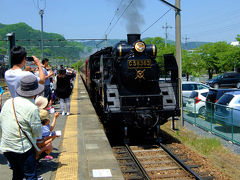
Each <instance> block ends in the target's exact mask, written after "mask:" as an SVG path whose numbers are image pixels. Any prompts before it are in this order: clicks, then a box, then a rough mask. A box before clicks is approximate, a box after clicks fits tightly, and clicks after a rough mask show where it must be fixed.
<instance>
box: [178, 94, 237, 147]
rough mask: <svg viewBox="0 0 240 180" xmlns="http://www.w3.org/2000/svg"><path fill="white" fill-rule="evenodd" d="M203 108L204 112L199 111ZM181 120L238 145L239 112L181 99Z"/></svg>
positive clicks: (216, 105)
mask: <svg viewBox="0 0 240 180" xmlns="http://www.w3.org/2000/svg"><path fill="white" fill-rule="evenodd" d="M201 107H203V109H204V111H202V110H200V108H201ZM183 120H184V121H187V122H189V123H191V124H194V125H196V126H198V127H200V128H202V129H204V130H206V131H208V132H211V133H213V134H216V135H218V136H220V137H222V138H224V139H226V140H228V141H231V142H233V143H235V144H238V145H240V110H238V109H233V108H230V107H227V106H223V105H219V104H214V103H211V102H205V101H202V100H201V101H200V100H198V102H197V103H196V100H195V99H192V98H188V97H184V98H183Z"/></svg>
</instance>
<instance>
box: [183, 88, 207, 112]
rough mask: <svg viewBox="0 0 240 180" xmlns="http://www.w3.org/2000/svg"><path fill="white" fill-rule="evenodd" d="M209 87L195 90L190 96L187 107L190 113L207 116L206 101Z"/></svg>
mask: <svg viewBox="0 0 240 180" xmlns="http://www.w3.org/2000/svg"><path fill="white" fill-rule="evenodd" d="M208 91H209V89H201V90H196V91H193V92H192V93H191V95H190V97H189V98H188V100H187V104H186V108H185V110H187V111H188V112H190V113H195V114H200V115H202V116H205V114H206V108H205V105H206V103H205V101H206V97H207V94H208Z"/></svg>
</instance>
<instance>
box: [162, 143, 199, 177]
mask: <svg viewBox="0 0 240 180" xmlns="http://www.w3.org/2000/svg"><path fill="white" fill-rule="evenodd" d="M159 145H160V147H161V148H163V149H164V151H166V152H167V153H168V154H169V155H170V156H171V157H172V158H173V159H174V160H175V161H176V162H177V163H179V164H180V165H181V166H182V167H183V168H184V169H185V170H186V171H188V172H189V173H191V174H192V175H193V176H194V177H195V178H196V179H198V180H202V179H203V178H201V177H200V176H199V175H198V174H197V173H196V172H194V171H193V170H192V169H191V168H190V167H189V166H188V165H186V164H185V163H184V162H182V160H181V159H179V158H178V157H177V156H175V155H174V154H173V153H172V152H171V151H170V150H169V149H168V148H167V147H166V146H165V145H163V144H162V143H159Z"/></svg>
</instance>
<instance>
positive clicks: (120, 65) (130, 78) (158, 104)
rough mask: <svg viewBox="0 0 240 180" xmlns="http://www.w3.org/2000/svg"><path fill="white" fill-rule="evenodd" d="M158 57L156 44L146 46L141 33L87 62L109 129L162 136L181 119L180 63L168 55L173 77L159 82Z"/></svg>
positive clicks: (92, 88) (96, 101) (94, 94)
mask: <svg viewBox="0 0 240 180" xmlns="http://www.w3.org/2000/svg"><path fill="white" fill-rule="evenodd" d="M156 55H157V48H156V46H155V45H152V44H145V43H144V42H143V41H142V40H140V34H128V41H120V42H119V43H117V44H116V45H115V47H107V48H105V49H102V50H100V51H97V52H96V53H94V54H92V55H91V56H90V58H89V59H88V60H87V61H86V70H85V72H86V74H85V78H86V79H85V82H86V84H87V87H88V90H89V94H90V97H91V100H92V102H93V103H94V104H95V106H96V107H98V108H100V109H101V110H102V113H103V116H104V118H103V119H104V124H105V127H107V129H108V130H113V129H114V128H115V129H120V130H122V135H124V136H128V135H129V133H131V131H134V130H136V129H138V130H140V131H141V132H144V133H147V134H152V135H155V136H158V134H159V131H160V125H162V124H164V123H165V122H167V119H168V118H169V117H174V116H179V114H180V110H179V106H178V104H179V103H178V71H177V70H178V68H177V63H176V60H175V58H174V56H173V55H172V54H169V55H165V56H164V62H165V67H164V69H165V71H166V72H170V74H171V78H170V80H169V81H168V82H167V81H163V82H159V77H160V68H159V66H158V64H157V62H156V60H155V58H156ZM133 129H134V130H133ZM113 131H115V130H113Z"/></svg>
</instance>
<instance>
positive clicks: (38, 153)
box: [12, 99, 42, 159]
mask: <svg viewBox="0 0 240 180" xmlns="http://www.w3.org/2000/svg"><path fill="white" fill-rule="evenodd" d="M12 105H13V112H14V116H15V119H16V122H17V124H18V129H19V134H21V132H20V130H21V131H22V132H23V134H24V135H25V136H26V138H27V139H28V141H29V142H30V143H31V144H32V147H33V148H34V149H35V158H36V159H38V158H39V156H40V154H41V153H42V152H41V151H38V150H37V149H36V148H35V146H34V145H33V142H32V141H31V140H30V138H29V137H28V136H27V134H26V132H25V131H23V130H22V128H21V126H20V124H19V122H18V119H17V115H16V111H15V107H14V99H12Z"/></svg>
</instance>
